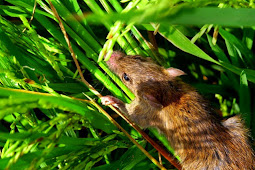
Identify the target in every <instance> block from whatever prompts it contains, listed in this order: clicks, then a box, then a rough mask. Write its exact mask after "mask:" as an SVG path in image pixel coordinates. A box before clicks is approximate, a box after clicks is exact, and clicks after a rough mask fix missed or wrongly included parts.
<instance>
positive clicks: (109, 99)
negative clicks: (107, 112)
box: [101, 96, 123, 107]
mask: <svg viewBox="0 0 255 170" xmlns="http://www.w3.org/2000/svg"><path fill="white" fill-rule="evenodd" d="M101 103H102V104H103V105H106V106H107V105H113V106H115V107H119V106H120V105H122V104H123V102H122V101H121V100H119V99H117V98H116V97H113V96H103V97H101Z"/></svg>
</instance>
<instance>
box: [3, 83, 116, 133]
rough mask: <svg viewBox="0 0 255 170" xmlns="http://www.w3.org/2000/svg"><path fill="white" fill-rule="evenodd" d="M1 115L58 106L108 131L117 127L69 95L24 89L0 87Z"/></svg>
mask: <svg viewBox="0 0 255 170" xmlns="http://www.w3.org/2000/svg"><path fill="white" fill-rule="evenodd" d="M0 101H1V102H0V111H1V112H0V113H1V117H4V116H5V115H7V114H11V113H12V112H15V111H16V112H22V113H24V112H26V111H27V110H29V109H32V108H44V109H50V108H58V109H61V110H64V111H71V112H75V113H79V114H81V115H83V116H85V117H86V119H88V120H89V121H90V122H91V124H92V125H93V126H94V127H96V128H99V129H102V130H104V131H105V132H107V133H111V132H112V130H114V129H116V127H115V126H114V125H113V124H112V123H111V122H110V121H109V120H108V119H107V118H106V117H105V116H103V115H102V114H101V113H98V112H97V111H95V110H92V109H91V108H90V107H89V106H88V105H87V104H86V103H84V102H81V101H77V100H74V99H71V98H69V97H67V96H63V95H62V96H53V95H49V94H47V93H36V92H29V91H24V90H14V89H7V88H2V87H0Z"/></svg>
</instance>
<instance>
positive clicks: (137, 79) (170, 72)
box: [107, 51, 185, 94]
mask: <svg viewBox="0 0 255 170" xmlns="http://www.w3.org/2000/svg"><path fill="white" fill-rule="evenodd" d="M107 65H108V66H109V68H110V69H111V70H112V71H113V72H114V73H115V74H117V75H118V76H119V77H120V78H121V80H122V82H123V83H124V84H125V85H126V86H127V87H128V88H129V89H130V90H131V91H132V92H133V93H135V94H137V93H138V91H141V89H143V88H144V89H146V88H145V86H148V88H149V87H150V86H151V85H152V84H153V85H155V84H157V83H158V84H159V83H160V82H171V81H174V79H175V78H176V77H177V76H180V75H183V74H185V73H184V72H183V71H181V70H179V69H176V68H168V69H164V68H163V67H161V66H159V65H157V64H156V63H154V62H153V61H152V60H151V58H148V57H147V58H144V57H141V56H139V55H133V56H132V55H125V54H124V53H121V52H117V51H115V52H113V54H112V55H111V58H110V59H109V60H108V61H107ZM152 88H153V89H155V88H156V87H152Z"/></svg>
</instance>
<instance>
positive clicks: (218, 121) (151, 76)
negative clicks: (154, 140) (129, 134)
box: [101, 51, 255, 170]
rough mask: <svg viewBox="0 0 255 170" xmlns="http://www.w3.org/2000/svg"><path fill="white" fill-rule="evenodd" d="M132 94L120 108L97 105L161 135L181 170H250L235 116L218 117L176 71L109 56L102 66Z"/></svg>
mask: <svg viewBox="0 0 255 170" xmlns="http://www.w3.org/2000/svg"><path fill="white" fill-rule="evenodd" d="M106 63H107V65H108V66H109V68H110V69H111V70H112V71H113V72H114V73H115V74H117V75H118V76H119V77H120V79H121V80H122V81H123V83H124V84H125V85H126V86H127V87H128V88H129V89H130V90H131V91H132V92H133V93H134V94H135V96H136V97H135V99H134V100H133V101H132V102H131V103H130V104H127V103H124V102H122V101H121V100H119V99H117V98H115V97H113V96H104V97H102V98H101V101H102V104H104V105H109V104H112V105H114V106H115V107H117V108H119V109H120V111H122V112H123V113H124V114H125V115H126V116H127V117H128V118H129V119H131V121H133V122H135V123H136V124H138V125H139V126H141V127H142V128H148V127H154V128H157V129H158V130H159V132H160V133H162V134H164V135H165V136H166V137H167V139H168V141H169V143H170V145H171V146H172V147H173V149H174V151H175V154H176V155H178V156H179V157H180V160H181V161H180V164H181V166H182V169H185V170H191V169H196V170H231V169H232V170H235V169H243V170H251V169H255V156H254V153H253V150H252V148H251V146H250V145H249V140H248V130H247V129H246V128H245V126H244V123H243V121H242V119H241V117H240V116H238V115H236V116H233V117H230V118H227V119H224V118H222V117H220V116H219V115H218V114H217V113H216V112H215V111H214V110H213V109H212V108H211V107H210V104H209V102H207V101H206V100H205V99H204V98H203V97H202V96H201V95H200V94H199V93H198V92H197V91H196V90H195V89H194V88H193V87H191V86H190V85H188V84H186V83H184V82H183V81H182V80H181V79H180V76H182V75H185V73H184V72H183V71H182V70H180V69H177V68H172V67H171V68H168V69H165V68H163V67H161V66H159V65H157V64H156V63H155V62H153V60H152V59H151V58H149V57H146V58H143V57H141V56H138V55H132V56H131V55H125V54H124V53H122V52H118V51H115V52H113V54H112V55H111V58H110V59H109V60H108V61H107V62H106Z"/></svg>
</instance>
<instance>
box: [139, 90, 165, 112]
mask: <svg viewBox="0 0 255 170" xmlns="http://www.w3.org/2000/svg"><path fill="white" fill-rule="evenodd" d="M142 97H143V98H144V99H145V100H146V101H147V102H148V103H149V104H150V105H151V106H153V107H156V108H159V109H160V108H163V105H162V104H161V103H160V101H158V99H157V98H156V97H154V96H153V95H152V94H149V93H144V94H143V95H142Z"/></svg>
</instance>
